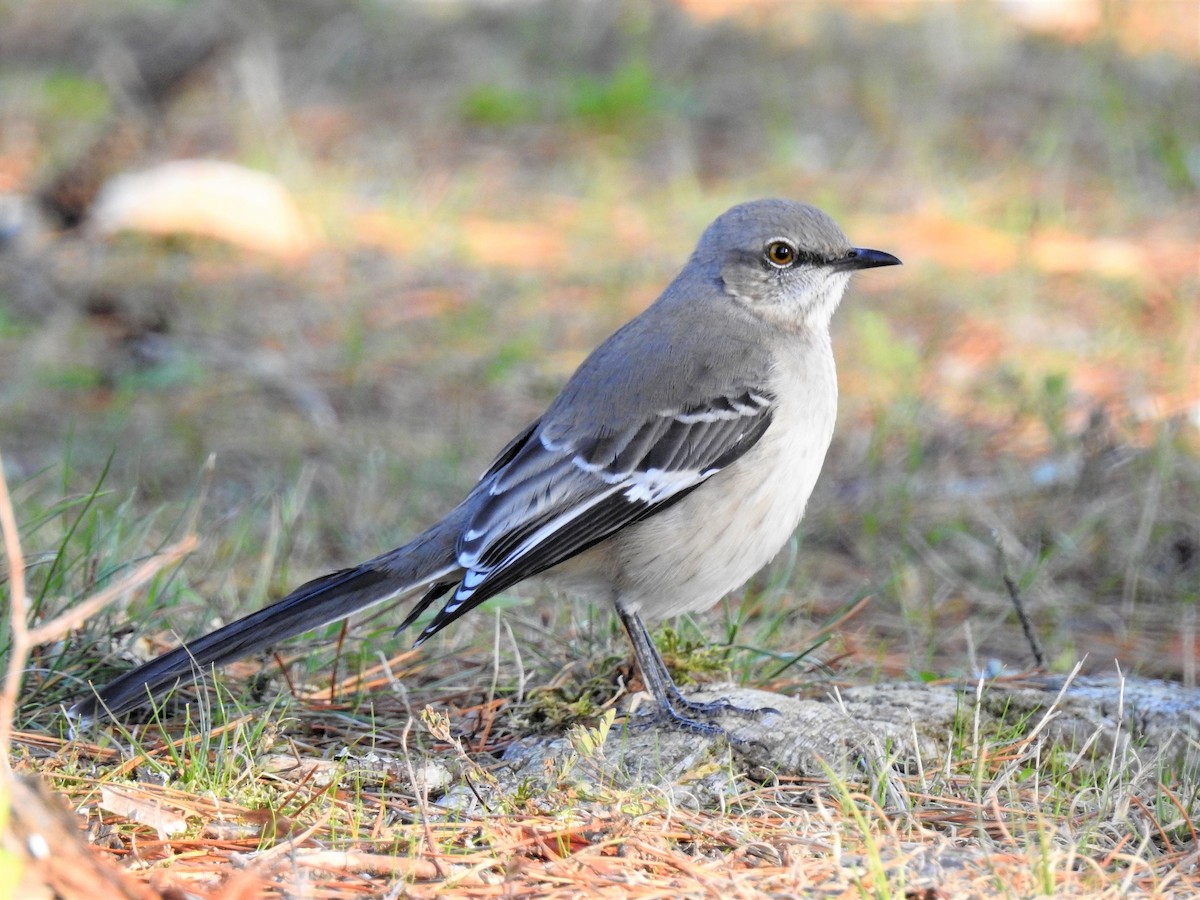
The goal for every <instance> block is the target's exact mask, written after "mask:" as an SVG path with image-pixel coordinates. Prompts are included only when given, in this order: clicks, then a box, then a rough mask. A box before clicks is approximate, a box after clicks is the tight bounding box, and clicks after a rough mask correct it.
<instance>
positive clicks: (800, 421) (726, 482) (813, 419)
mask: <svg viewBox="0 0 1200 900" xmlns="http://www.w3.org/2000/svg"><path fill="white" fill-rule="evenodd" d="M771 388H772V391H773V393H774V394H775V396H776V397H778V398H779V404H778V407H777V409H776V411H775V414H774V416H773V418H772V422H771V426H770V428H769V429H768V430H767V433H766V434H765V435H763V437H762V438H761V439H760V440H759V442H758V443H757V444H756V445H755V446H754V447H753V448H751V449H750V450H749V451H748V452H747V453H746V454H745V455H744V456H743V457H741V458H740V459H739V460H737V461H736V462H735V463H733V464H732V465H730V466H729V467H728V468H726V469H724V470H723V471H721V472H719V473H717V474H716V475H715V476H713V477H712V478H710V479H709V480H708V481H707V482H705V483H704V484H703V485H701V486H700V487H699V488H697V489H696V490H694V491H693V492H692V493H690V494H689V495H688V496H687V497H685V498H684V499H683V500H681V501H680V502H678V503H676V504H675V505H674V506H672V507H670V508H669V509H667V510H664V511H663V512H661V513H659V514H657V515H655V516H653V517H651V518H650V519H648V520H646V521H645V522H641V523H638V524H637V525H633V526H630V527H629V528H626V529H625V530H624V531H622V532H621V533H620V534H618V535H617V536H616V539H615V540H614V541H613V542H612V545H611V547H609V548H605V549H606V550H607V551H609V552H606V553H605V554H604V555H605V556H606V557H607V559H606V562H607V564H608V565H607V566H605V568H608V569H609V571H608V573H607V574H608V577H609V578H610V579H611V582H610V584H611V586H612V588H613V589H614V590H613V593H615V594H616V598H614V599H618V598H619V599H620V600H621V602H622V603H623V604H625V606H626V607H627V608H628V609H630V610H634V611H639V612H641V613H642V614H643V615H645V616H648V617H650V618H665V617H668V616H673V615H678V614H680V613H684V612H691V611H696V610H702V609H707V608H708V607H710V606H712V605H713V604H714V603H716V602H717V601H718V600H719V599H720V598H721V597H723V596H724V595H725V594H727V593H729V592H730V591H732V590H735V589H737V588H739V587H741V586H742V585H743V584H744V583H745V582H746V581H747V580H748V579H749V578H750V577H751V576H752V575H753V574H754V573H755V572H757V571H758V570H759V569H761V568H762V567H763V566H764V565H766V563H767V562H769V561H770V560H771V558H772V557H774V556H775V554H776V553H778V552H779V550H780V549H781V548H782V547H783V545H784V544H786V543H787V541H788V539H789V538H790V537H791V536H792V534H793V532H794V531H795V530H796V526H797V525H798V524H799V523H800V518H801V517H802V516H803V515H804V507H805V505H806V504H807V503H808V498H809V496H810V495H811V494H812V490H813V486H814V485H815V484H816V481H817V476H818V475H819V474H820V472H821V465H822V463H823V462H824V460H825V452H826V450H828V449H829V441H830V438H831V437H832V436H833V424H834V418H835V416H836V412H837V374H836V372H835V370H834V362H833V352H832V349H831V347H830V343H829V338H828V336H827V335H824V336H822V335H817V336H812V335H808V336H805V337H804V338H803V339H801V338H799V337H798V338H797V339H796V341H795V342H793V343H792V345H791V346H790V347H788V348H787V351H786V352H785V353H781V356H780V359H779V360H778V362H777V364H776V370H775V378H774V382H773V384H772V385H771ZM610 566H611V568H609V567H610ZM606 580H607V579H606Z"/></svg>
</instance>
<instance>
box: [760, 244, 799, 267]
mask: <svg viewBox="0 0 1200 900" xmlns="http://www.w3.org/2000/svg"><path fill="white" fill-rule="evenodd" d="M795 261H796V248H795V247H793V246H792V245H791V244H789V243H788V242H787V241H771V243H769V244H767V262H769V263H770V264H771V265H773V266H775V267H776V268H778V269H786V268H787V267H788V266H790V265H791V264H792V263H794V262H795Z"/></svg>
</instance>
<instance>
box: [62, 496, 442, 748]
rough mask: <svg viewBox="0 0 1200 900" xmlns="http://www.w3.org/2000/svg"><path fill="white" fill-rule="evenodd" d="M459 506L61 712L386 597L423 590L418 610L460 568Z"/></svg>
mask: <svg viewBox="0 0 1200 900" xmlns="http://www.w3.org/2000/svg"><path fill="white" fill-rule="evenodd" d="M463 513H464V510H463V509H462V507H459V508H458V509H456V510H455V511H454V512H452V513H450V515H449V516H447V517H446V518H445V519H443V520H442V521H441V522H439V523H438V524H437V525H435V526H433V527H432V528H430V529H429V530H428V531H426V532H425V533H424V534H422V535H420V536H419V537H417V538H416V539H415V540H413V541H411V542H410V543H408V544H405V545H404V546H403V547H399V548H397V549H395V550H392V551H390V552H388V553H385V554H383V555H382V556H377V557H376V558H375V559H372V560H369V561H368V562H365V563H363V564H362V565H359V566H355V567H354V568H352V569H342V570H340V571H337V572H332V573H330V574H329V575H323V576H321V577H320V578H316V579H313V580H312V581H310V582H308V583H306V584H302V585H301V586H300V587H298V588H296V589H295V590H294V591H292V592H291V593H290V594H288V595H287V596H286V597H284V598H283V599H282V600H279V601H278V602H276V603H273V604H271V605H270V606H266V607H263V608H262V609H260V610H259V611H258V612H254V613H251V614H250V615H248V616H245V617H243V618H241V619H238V620H237V621H236V622H230V623H229V624H228V625H226V626H224V627H222V628H218V629H217V630H216V631H214V632H212V633H211V634H206V635H204V636H203V637H200V638H196V640H194V641H191V642H190V643H187V644H184V645H183V646H182V647H177V648H175V649H174V650H171V651H169V652H168V653H164V654H163V655H162V656H160V657H158V658H157V659H152V660H150V662H148V663H145V664H144V665H141V666H138V667H137V668H136V669H133V670H132V671H129V672H126V673H125V674H124V675H122V676H120V677H119V678H117V679H116V680H114V681H112V682H111V683H109V684H107V685H105V686H104V687H102V688H98V689H95V690H94V691H93V692H92V694H91V695H90V696H88V697H84V698H83V699H82V700H80V701H79V702H77V703H76V704H75V705H74V706H73V707H71V709H70V710H69V711H68V715H69V716H70V718H71V719H73V720H75V722H76V723H78V724H80V725H84V724H87V723H88V722H91V721H93V720H94V719H96V718H97V717H98V716H99V715H101V714H105V713H106V714H108V715H112V716H118V715H121V714H122V713H125V712H128V711H129V710H131V709H134V708H136V707H138V706H140V705H142V704H143V703H146V702H148V701H149V700H150V699H152V698H153V697H156V696H158V695H160V694H162V693H164V692H165V691H167V690H168V689H170V688H171V687H173V686H174V685H176V684H178V683H180V682H183V681H191V680H193V679H194V678H196V677H197V676H199V675H200V674H201V673H202V672H205V671H207V670H208V669H209V667H211V666H220V665H223V664H225V663H227V662H231V661H232V660H235V659H238V658H239V657H243V656H248V655H250V654H252V653H254V652H256V651H258V650H261V649H263V648H264V647H269V646H270V645H272V644H274V643H276V642H278V641H281V640H284V639H285V638H289V637H292V636H293V635H297V634H301V633H303V632H305V631H312V630H313V629H314V628H320V627H321V626H323V625H328V624H329V623H331V622H336V621H338V620H339V619H344V618H346V617H347V616H349V615H352V614H353V613H356V612H358V611H359V610H362V609H366V608H367V607H370V606H374V605H375V604H377V603H382V602H384V601H385V600H391V599H393V598H396V597H403V596H405V595H407V594H415V593H416V592H417V591H420V590H426V591H428V594H427V598H428V599H426V600H423V601H422V602H421V603H419V604H418V605H417V609H416V612H417V613H419V612H420V610H421V609H422V608H423V606H427V605H428V604H429V602H431V601H432V598H433V597H434V596H437V594H440V593H441V592H442V591H443V590H444V586H445V584H446V583H447V582H449V583H453V582H455V581H457V580H458V578H459V576H460V574H461V573H460V570H459V568H458V565H457V563H456V561H455V554H454V544H455V541H456V539H457V536H458V534H459V532H460V531H461V522H460V521H459V520H460V519H462V518H463ZM430 595H432V596H430ZM411 618H412V617H410V619H411Z"/></svg>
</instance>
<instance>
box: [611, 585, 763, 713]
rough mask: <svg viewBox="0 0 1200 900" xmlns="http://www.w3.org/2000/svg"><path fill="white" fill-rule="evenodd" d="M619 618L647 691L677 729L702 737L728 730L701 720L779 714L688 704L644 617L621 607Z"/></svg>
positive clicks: (716, 703) (725, 703)
mask: <svg viewBox="0 0 1200 900" xmlns="http://www.w3.org/2000/svg"><path fill="white" fill-rule="evenodd" d="M617 615H618V616H620V617H621V624H622V625H624V626H625V631H626V633H627V634H628V635H629V640H630V643H632V644H633V655H634V658H635V659H636V660H637V665H638V669H639V671H640V672H641V674H642V681H644V682H645V683H646V688H647V689H648V690H649V691H650V693H651V694H652V695H653V697H654V701H655V702H656V703H657V704H658V708H659V712H660V714H661V715H663V716H664V717H665V718H667V719H669V720H670V722H671V723H672V724H673V725H676V726H678V727H680V728H685V729H687V730H689V731H697V732H699V733H701V734H722V733H724V729H723V728H721V727H720V726H718V725H715V724H713V723H712V722H711V721H708V722H702V721H699V719H702V718H703V719H713V718H716V717H718V716H721V715H723V714H726V713H733V714H736V715H744V716H754V715H762V714H765V713H768V712H775V710H773V709H770V708H765V709H744V708H743V707H740V706H735V705H734V704H732V703H730V702H729V701H728V700H714V701H711V702H709V703H699V702H697V701H695V700H688V699H687V698H686V697H684V696H683V694H681V693H680V692H679V688H678V687H677V686H676V684H675V681H674V680H673V679H672V678H671V673H670V672H668V671H667V665H666V663H664V662H663V658H662V656H661V654H659V652H658V648H657V647H655V646H654V640H653V639H652V638H651V637H650V632H649V631H647V630H646V626H645V624H644V623H643V622H642V617H641V616H639V615H638V614H637V613H635V612H630V611H629V610H627V609H625V608H624V607H623V606H622V605H621V604H619V603H618V604H617Z"/></svg>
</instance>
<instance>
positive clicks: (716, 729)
mask: <svg viewBox="0 0 1200 900" xmlns="http://www.w3.org/2000/svg"><path fill="white" fill-rule="evenodd" d="M771 714H775V715H779V710H777V709H775V708H774V707H771V706H762V707H758V708H756V709H749V708H747V707H744V706H737V705H736V704H734V703H731V702H730V701H729V700H726V699H723V698H722V699H718V700H709V701H700V700H689V699H688V698H686V697H684V696H683V695H682V694H680V693H678V692H675V693H674V695H673V696H671V697H670V698H669V699H668V702H666V703H659V704H657V706H656V709H655V711H654V713H652V714H650V715H649V716H647V717H646V721H645V724H646V725H648V726H649V725H657V726H660V727H662V726H665V727H669V728H676V729H679V730H681V731H687V732H690V733H692V734H699V735H703V736H704V737H711V738H716V737H724V738H725V739H726V740H728V741H729V743H730V744H732V745H734V746H737V747H757V746H758V742H757V741H754V740H748V739H746V738H742V737H739V736H738V735H737V734H736V733H735V732H734V731H733V730H731V729H728V728H726V727H724V726H723V725H721V724H720V720H721V719H723V718H724V717H725V716H730V715H733V716H741V717H745V718H759V717H762V716H767V715H771Z"/></svg>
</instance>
